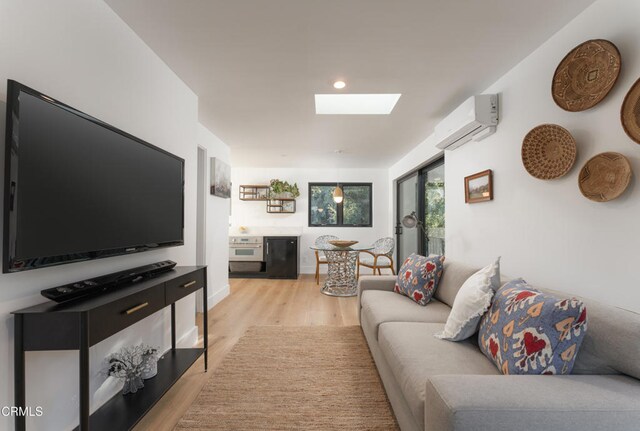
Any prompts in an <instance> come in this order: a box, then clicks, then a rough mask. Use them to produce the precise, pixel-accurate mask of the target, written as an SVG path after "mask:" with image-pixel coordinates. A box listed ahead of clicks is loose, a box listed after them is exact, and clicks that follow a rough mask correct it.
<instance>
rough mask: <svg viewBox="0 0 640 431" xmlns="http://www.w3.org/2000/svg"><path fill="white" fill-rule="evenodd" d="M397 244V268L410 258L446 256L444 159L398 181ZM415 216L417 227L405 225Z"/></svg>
mask: <svg viewBox="0 0 640 431" xmlns="http://www.w3.org/2000/svg"><path fill="white" fill-rule="evenodd" d="M396 196H397V205H396V241H397V245H398V247H397V250H398V252H397V262H398V267H400V265H402V262H404V260H405V259H406V258H407V257H408V256H409V255H410V254H411V253H418V254H421V255H425V256H428V255H430V254H444V252H445V243H444V241H445V239H444V229H445V217H444V215H445V214H444V202H445V200H444V199H445V197H444V157H442V158H440V159H438V160H436V161H434V162H433V163H430V164H429V165H427V166H426V167H424V168H422V169H419V170H417V171H414V172H412V173H410V174H409V175H407V176H405V177H403V178H401V179H400V180H398V183H397V191H396ZM412 213H415V215H416V218H417V219H418V226H416V227H415V228H406V227H404V226H403V225H402V219H403V218H404V217H405V216H408V215H411V214H412Z"/></svg>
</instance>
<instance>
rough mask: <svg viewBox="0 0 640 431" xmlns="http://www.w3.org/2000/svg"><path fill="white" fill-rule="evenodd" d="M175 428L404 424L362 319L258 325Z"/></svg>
mask: <svg viewBox="0 0 640 431" xmlns="http://www.w3.org/2000/svg"><path fill="white" fill-rule="evenodd" d="M175 429H176V430H279V431H280V430H323V431H327V430H398V429H399V428H398V426H397V424H396V421H395V418H394V416H393V413H392V411H391V407H390V406H389V402H388V400H387V397H386V395H385V392H384V389H383V388H382V383H381V382H380V378H379V376H378V372H377V370H376V368H375V365H374V362H373V359H372V358H371V354H370V353H369V350H368V348H367V345H366V342H365V340H364V336H363V335H362V331H361V330H360V327H358V326H347V327H331V326H315V327H282V326H261V327H251V328H249V329H248V330H247V332H246V334H245V335H244V336H243V337H242V338H241V339H240V340H239V341H238V343H237V344H236V345H235V347H234V348H233V349H232V350H231V352H229V354H228V355H227V356H226V358H225V359H224V361H223V362H222V364H221V365H220V367H218V368H217V369H216V370H215V371H214V372H213V374H212V375H211V376H210V377H209V380H208V381H207V383H206V384H205V386H204V388H203V389H202V392H200V394H199V395H198V397H197V399H196V400H195V401H194V403H193V404H192V405H191V407H190V408H189V410H188V411H187V412H186V413H185V415H184V416H183V417H182V419H181V420H180V422H179V423H178V425H177V426H176V428H175Z"/></svg>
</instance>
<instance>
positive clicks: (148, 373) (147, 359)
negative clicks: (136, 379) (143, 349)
mask: <svg viewBox="0 0 640 431" xmlns="http://www.w3.org/2000/svg"><path fill="white" fill-rule="evenodd" d="M143 361H144V367H143V370H144V371H143V372H142V376H141V377H142V378H143V379H145V380H147V379H150V378H152V377H155V376H156V374H158V357H157V356H156V355H144V358H143Z"/></svg>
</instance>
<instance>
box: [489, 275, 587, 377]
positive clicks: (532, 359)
mask: <svg viewBox="0 0 640 431" xmlns="http://www.w3.org/2000/svg"><path fill="white" fill-rule="evenodd" d="M586 331H587V310H586V308H585V306H584V304H583V303H582V301H580V300H579V299H576V298H570V299H559V298H556V297H554V296H552V295H549V294H547V293H543V292H539V291H537V290H535V289H533V288H531V287H530V286H529V285H527V283H526V282H525V281H524V280H522V279H516V280H513V281H510V282H509V283H507V284H505V285H504V286H502V287H501V288H500V289H498V291H497V292H496V294H495V296H494V297H493V303H492V304H491V308H490V309H489V311H488V312H487V313H485V315H484V317H483V318H482V322H481V323H480V332H479V334H478V344H479V345H480V350H482V352H483V353H484V354H485V355H486V356H487V357H488V358H489V359H490V360H491V361H492V362H493V363H494V364H495V365H496V367H498V369H499V370H500V371H502V374H570V373H571V370H572V369H573V364H574V362H575V360H576V355H577V354H578V350H579V349H580V345H581V344H582V340H583V339H584V335H585V333H586Z"/></svg>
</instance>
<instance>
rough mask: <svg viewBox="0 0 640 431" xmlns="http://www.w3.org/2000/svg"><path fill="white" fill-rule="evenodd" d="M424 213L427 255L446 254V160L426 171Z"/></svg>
mask: <svg viewBox="0 0 640 431" xmlns="http://www.w3.org/2000/svg"><path fill="white" fill-rule="evenodd" d="M421 176H422V181H423V184H424V195H423V196H424V204H423V208H424V211H423V213H422V217H423V218H422V220H423V223H424V226H425V233H426V235H424V245H423V248H422V250H424V251H426V252H425V254H426V255H427V256H428V255H430V254H444V159H442V160H440V161H438V162H436V163H433V164H431V165H429V166H427V167H426V168H425V169H424V172H423V174H422V175H421Z"/></svg>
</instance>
